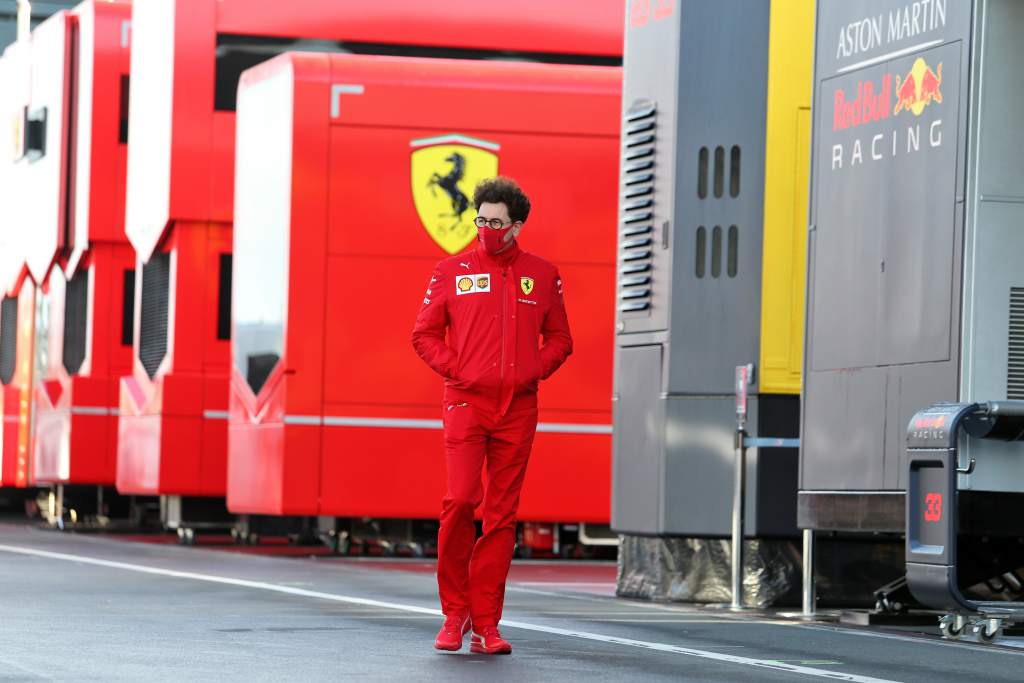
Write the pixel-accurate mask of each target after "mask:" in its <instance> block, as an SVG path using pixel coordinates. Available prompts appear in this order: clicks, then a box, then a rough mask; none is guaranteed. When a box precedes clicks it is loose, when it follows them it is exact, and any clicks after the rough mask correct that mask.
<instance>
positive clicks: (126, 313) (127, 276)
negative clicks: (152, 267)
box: [121, 270, 135, 346]
mask: <svg viewBox="0 0 1024 683" xmlns="http://www.w3.org/2000/svg"><path fill="white" fill-rule="evenodd" d="M134 341H135V271H134V270H126V271H124V289H123V290H122V300H121V345H122V346H131V345H132V342H134Z"/></svg>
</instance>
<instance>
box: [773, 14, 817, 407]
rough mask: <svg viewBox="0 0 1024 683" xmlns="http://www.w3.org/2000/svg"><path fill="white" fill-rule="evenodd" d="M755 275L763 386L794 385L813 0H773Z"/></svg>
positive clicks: (792, 388) (792, 389)
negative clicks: (758, 275)
mask: <svg viewBox="0 0 1024 683" xmlns="http://www.w3.org/2000/svg"><path fill="white" fill-rule="evenodd" d="M770 31H771V33H770V43H769V47H768V117H767V122H766V128H767V142H766V149H765V186H764V266H763V269H762V282H761V297H762V298H761V387H760V388H761V392H762V393H769V394H798V393H800V371H801V368H802V365H803V341H804V338H803V337H804V281H805V272H806V260H807V255H806V251H807V193H808V181H809V179H810V178H809V165H810V139H811V116H810V112H811V90H812V84H811V78H812V74H813V58H814V2H813V0H775V1H774V2H772V9H771V20H770Z"/></svg>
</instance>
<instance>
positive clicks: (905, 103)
mask: <svg viewBox="0 0 1024 683" xmlns="http://www.w3.org/2000/svg"><path fill="white" fill-rule="evenodd" d="M941 85H942V63H941V62H939V66H938V67H936V69H935V70H934V71H932V68H931V67H930V66H928V63H927V62H926V61H924V60H923V59H921V58H920V57H918V58H917V59H916V60H915V61H914V66H912V67H911V68H910V73H908V74H907V75H906V77H905V78H902V79H901V78H900V77H899V76H897V77H896V108H895V109H893V110H892V113H893V115H894V116H895V115H896V114H899V113H900V112H901V111H912V112H914V116H920V115H921V112H923V111H924V108H925V107H927V106H928V105H929V104H931V103H932V102H939V103H941V102H942V90H940V89H939V88H940V86H941Z"/></svg>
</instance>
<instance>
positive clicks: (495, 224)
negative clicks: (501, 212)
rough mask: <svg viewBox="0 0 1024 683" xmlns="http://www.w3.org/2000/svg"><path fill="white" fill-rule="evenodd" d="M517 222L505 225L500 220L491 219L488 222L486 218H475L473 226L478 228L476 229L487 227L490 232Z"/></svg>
mask: <svg viewBox="0 0 1024 683" xmlns="http://www.w3.org/2000/svg"><path fill="white" fill-rule="evenodd" d="M517 222H518V221H509V222H508V223H506V222H505V221H503V220H501V219H500V218H491V219H489V220H488V219H487V218H484V217H483V216H477V217H476V218H474V219H473V224H474V225H475V226H476V227H478V228H483V227H488V228H490V229H491V230H501V229H502V228H504V227H505V226H506V225H512V224H513V223H517Z"/></svg>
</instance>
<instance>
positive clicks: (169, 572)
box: [0, 544, 894, 683]
mask: <svg viewBox="0 0 1024 683" xmlns="http://www.w3.org/2000/svg"><path fill="white" fill-rule="evenodd" d="M0 551H4V552H9V553H15V554H18V555H31V556H34V557H45V558H49V559H52V560H62V561H65V562H78V563H80V564H90V565H94V566H97V567H109V568H111V569H123V570H126V571H133V572H138V573H141V574H152V575H156V576H169V577H172V578H177V579H189V580H192V581H203V582H206V583H216V584H222V585H228V586H238V587H241V588H252V589H256V590H263V591H269V592H273V593H284V594H286V595H294V596H297V597H303V598H316V599H318V600H330V601H332V602H342V603H346V604H350V605H364V606H368V607H381V608H386V609H393V610H397V611H400V612H408V613H412V614H430V615H434V616H438V617H440V616H441V611H440V610H438V609H432V608H429V607H419V606H417V605H406V604H401V603H397V602H386V601H383V600H371V599H369V598H359V597H355V596H350V595H338V594H335V593H324V592H321V591H311V590H307V589H305V588H293V587H291V586H282V585H279V584H273V583H267V582H264V581H250V580H248V579H237V578H233V577H230V576H216V575H214V574H198V573H196V572H184V571H178V570H176V569H162V568H160V567H150V566H146V565H141V564H131V563H128V562H116V561H113V560H101V559H99V558H95V557H86V556H83V555H71V554H68V553H55V552H51V551H48V550H37V549H35V548H22V547H18V546H13V545H2V544H0ZM501 625H502V626H504V627H507V628H513V629H522V630H524V631H534V632H537V633H547V634H550V635H556V636H565V637H568V638H579V639H581V640H590V641H596V642H600V643H612V644H616V645H625V646H628V647H637V648H642V649H645V650H654V651H656V652H669V653H672V654H680V655H686V656H689V657H697V658H699V659H708V660H712V661H718V662H726V663H729V664H737V665H740V666H747V667H754V668H758V669H771V670H774V671H786V672H789V673H794V674H803V675H805V676H814V677H817V678H830V679H832V680H838V681H852V682H853V683H894V682H893V681H888V680H886V679H882V678H872V677H870V676H859V675H856V674H849V673H845V672H842V671H830V670H828V669H813V668H810V667H806V666H797V665H794V664H786V663H784V662H778V661H773V660H767V659H753V658H750V657H740V656H738V655H729V654H725V653H722V652H710V651H708V650H697V649H695V648H689V647H679V646H676V645H669V644H667V643H652V642H648V641H644V640H635V639H633V638H619V637H617V636H608V635H603V634H600V633H590V632H589V631H578V630H575V629H565V628H557V627H554V626H542V625H540V624H531V623H528V622H525V621H513V620H504V619H503V620H502V622H501Z"/></svg>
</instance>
